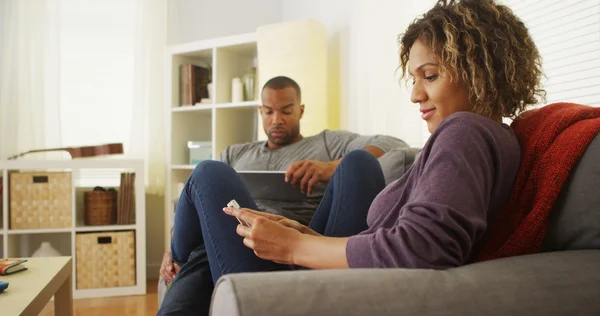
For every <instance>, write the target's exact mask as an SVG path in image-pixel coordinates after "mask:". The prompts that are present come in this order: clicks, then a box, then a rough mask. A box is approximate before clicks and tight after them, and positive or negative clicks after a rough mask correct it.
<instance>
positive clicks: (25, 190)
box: [8, 172, 73, 229]
mask: <svg viewBox="0 0 600 316" xmlns="http://www.w3.org/2000/svg"><path fill="white" fill-rule="evenodd" d="M71 183H72V182H71V173H70V172H12V173H10V176H9V185H8V186H9V190H8V191H9V192H8V194H9V217H10V228H11V229H32V228H67V227H71V226H72V225H73V222H72V214H73V208H72V201H73V199H72V196H73V195H72V190H71Z"/></svg>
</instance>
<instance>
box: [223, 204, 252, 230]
mask: <svg viewBox="0 0 600 316" xmlns="http://www.w3.org/2000/svg"><path fill="white" fill-rule="evenodd" d="M227 207H233V208H237V209H240V205H239V204H238V202H237V201H236V200H231V201H229V203H227ZM236 219H237V220H238V222H240V224H242V225H244V226H246V227H250V224H248V223H246V222H245V221H243V220H241V219H239V218H237V217H236Z"/></svg>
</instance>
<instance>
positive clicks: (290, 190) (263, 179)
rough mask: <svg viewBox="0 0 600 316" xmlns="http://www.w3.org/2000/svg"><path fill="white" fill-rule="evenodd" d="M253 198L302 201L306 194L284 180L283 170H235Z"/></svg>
mask: <svg viewBox="0 0 600 316" xmlns="http://www.w3.org/2000/svg"><path fill="white" fill-rule="evenodd" d="M237 173H238V174H239V175H240V177H241V178H242V181H243V182H244V183H245V184H246V187H247V188H248V190H249V191H250V195H251V196H252V198H253V199H255V200H275V201H288V202H302V201H305V200H306V195H305V194H304V193H302V192H301V191H300V188H296V187H294V186H293V185H291V184H290V183H287V182H285V171H237Z"/></svg>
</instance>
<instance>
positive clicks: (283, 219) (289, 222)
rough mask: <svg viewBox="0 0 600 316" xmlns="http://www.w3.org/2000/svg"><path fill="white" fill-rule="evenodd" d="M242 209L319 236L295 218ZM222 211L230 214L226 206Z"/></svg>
mask: <svg viewBox="0 0 600 316" xmlns="http://www.w3.org/2000/svg"><path fill="white" fill-rule="evenodd" d="M232 210H233V208H232V209H231V211H232ZM242 210H243V211H244V212H248V213H251V214H254V215H256V216H261V217H264V218H268V219H270V220H272V221H274V222H278V223H279V224H281V225H283V226H285V227H289V228H293V229H295V230H297V231H299V232H301V233H303V234H308V235H313V236H321V235H320V234H319V233H317V232H316V231H314V230H312V229H310V228H308V227H307V226H305V225H302V224H300V223H299V222H298V221H295V220H291V219H289V218H286V217H284V216H281V215H275V214H270V213H265V212H259V211H255V210H251V209H249V208H242ZM223 211H225V213H227V214H229V215H232V214H231V213H230V212H231V211H228V210H226V208H223Z"/></svg>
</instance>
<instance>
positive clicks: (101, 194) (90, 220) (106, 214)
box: [83, 190, 117, 225]
mask: <svg viewBox="0 0 600 316" xmlns="http://www.w3.org/2000/svg"><path fill="white" fill-rule="evenodd" d="M83 204H84V211H83V220H84V223H85V224H86V225H112V224H116V222H117V191H115V190H110V191H99V190H95V191H87V192H84V193H83Z"/></svg>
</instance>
